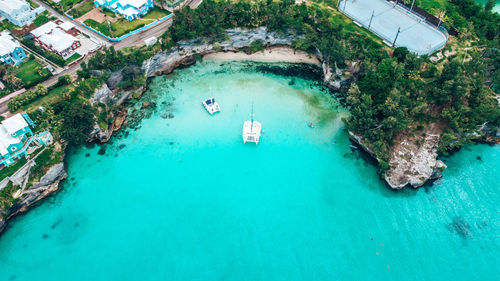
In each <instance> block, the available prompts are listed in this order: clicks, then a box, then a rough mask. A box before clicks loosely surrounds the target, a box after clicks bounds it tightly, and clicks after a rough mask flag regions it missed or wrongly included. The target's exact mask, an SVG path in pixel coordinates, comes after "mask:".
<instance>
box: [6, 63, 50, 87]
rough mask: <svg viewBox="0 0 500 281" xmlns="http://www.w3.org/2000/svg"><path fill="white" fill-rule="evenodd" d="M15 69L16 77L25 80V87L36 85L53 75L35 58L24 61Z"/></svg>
mask: <svg viewBox="0 0 500 281" xmlns="http://www.w3.org/2000/svg"><path fill="white" fill-rule="evenodd" d="M15 71H16V77H18V78H19V79H21V80H22V81H23V83H24V87H25V88H28V87H31V86H33V85H36V84H38V83H39V82H41V81H43V80H45V79H47V78H48V77H49V76H51V73H50V71H49V70H47V69H46V68H45V67H43V66H42V65H41V64H40V63H39V62H38V61H36V60H35V59H29V60H28V61H26V62H24V63H22V64H21V65H20V66H18V68H17V69H16V70H15Z"/></svg>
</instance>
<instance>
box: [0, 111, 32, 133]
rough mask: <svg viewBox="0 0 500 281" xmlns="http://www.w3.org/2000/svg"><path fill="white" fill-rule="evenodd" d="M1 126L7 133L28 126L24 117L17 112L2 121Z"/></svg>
mask: <svg viewBox="0 0 500 281" xmlns="http://www.w3.org/2000/svg"><path fill="white" fill-rule="evenodd" d="M2 126H3V127H4V128H5V129H6V130H7V132H8V133H9V134H14V133H15V132H17V131H19V130H21V129H23V128H26V127H28V123H26V120H24V117H23V116H22V115H21V114H20V113H18V114H16V115H14V116H12V117H10V118H7V119H5V120H3V121H2Z"/></svg>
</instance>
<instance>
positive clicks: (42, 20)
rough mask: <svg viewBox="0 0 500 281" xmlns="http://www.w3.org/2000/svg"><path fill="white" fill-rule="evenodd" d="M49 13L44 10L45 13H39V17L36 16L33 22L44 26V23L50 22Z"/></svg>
mask: <svg viewBox="0 0 500 281" xmlns="http://www.w3.org/2000/svg"><path fill="white" fill-rule="evenodd" d="M48 15H49V12H48V11H44V12H43V13H41V14H40V15H38V17H36V19H35V20H34V21H33V24H34V25H36V26H42V25H43V24H45V23H47V22H49V21H50V19H49V17H48Z"/></svg>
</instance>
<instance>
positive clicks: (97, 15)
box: [76, 8, 109, 22]
mask: <svg viewBox="0 0 500 281" xmlns="http://www.w3.org/2000/svg"><path fill="white" fill-rule="evenodd" d="M108 18H109V17H108ZM87 19H93V20H95V21H97V22H104V21H105V20H106V15H105V14H104V13H103V12H102V11H101V9H99V8H94V9H92V10H91V11H90V12H88V13H86V14H85V15H83V16H81V17H79V18H77V19H76V20H77V21H79V22H84V21H85V20H87Z"/></svg>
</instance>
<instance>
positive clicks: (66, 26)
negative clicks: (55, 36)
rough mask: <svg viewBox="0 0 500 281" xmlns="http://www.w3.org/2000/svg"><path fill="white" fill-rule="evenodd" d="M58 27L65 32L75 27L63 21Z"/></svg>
mask: <svg viewBox="0 0 500 281" xmlns="http://www.w3.org/2000/svg"><path fill="white" fill-rule="evenodd" d="M59 27H60V28H62V29H63V30H65V31H68V30H70V29H72V28H73V27H75V25H74V24H72V23H71V22H69V21H65V22H63V23H61V24H60V25H59Z"/></svg>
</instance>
